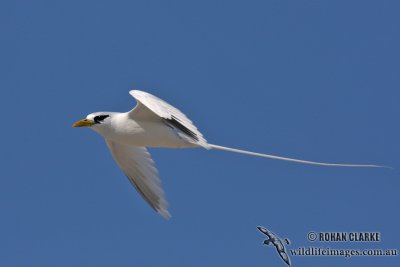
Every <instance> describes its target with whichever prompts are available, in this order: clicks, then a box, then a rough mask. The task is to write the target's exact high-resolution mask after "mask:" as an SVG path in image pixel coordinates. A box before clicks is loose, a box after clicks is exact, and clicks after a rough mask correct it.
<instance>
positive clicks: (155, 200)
mask: <svg viewBox="0 0 400 267" xmlns="http://www.w3.org/2000/svg"><path fill="white" fill-rule="evenodd" d="M129 93H130V94H131V95H132V96H133V97H134V98H135V99H136V100H137V105H136V107H135V108H134V109H132V110H131V111H129V112H125V113H118V112H96V113H92V114H89V115H88V116H87V117H86V119H83V120H80V121H77V122H76V123H74V124H73V126H74V127H83V126H86V127H90V128H91V129H93V130H94V131H96V132H98V133H99V134H101V135H102V136H103V137H104V139H105V141H106V143H107V145H108V147H109V149H110V151H111V154H112V156H113V158H114V159H115V161H116V162H117V164H118V166H119V167H120V168H121V169H122V171H123V172H124V173H125V174H126V176H127V177H128V179H129V181H130V182H131V183H132V185H133V186H134V187H135V188H136V190H137V191H138V192H139V193H140V194H141V195H142V197H143V198H144V199H145V200H146V201H147V202H148V203H149V205H150V206H151V207H153V208H154V209H155V210H156V211H157V212H158V213H160V214H161V215H162V216H163V217H164V218H167V219H168V218H169V217H170V214H169V212H168V203H167V201H166V198H165V193H164V191H163V189H162V186H161V181H160V178H159V176H158V171H157V169H156V167H155V165H154V161H153V160H152V159H151V156H150V154H149V152H148V151H147V149H146V147H166V148H190V147H203V148H206V149H219V150H226V151H230V152H236V153H242V154H249V155H254V156H259V157H266V158H272V159H279V160H286V161H293V162H298V163H303V164H312V165H321V166H344V167H382V166H378V165H359V164H335V163H322V162H313V161H305V160H299V159H291V158H285V157H280V156H274V155H268V154H261V153H255V152H250V151H245V150H239V149H234V148H229V147H223V146H218V145H212V144H209V143H207V140H206V139H205V138H204V137H203V135H202V134H201V133H200V131H199V130H198V129H197V128H196V126H195V125H194V124H193V123H192V121H191V120H190V119H188V118H187V117H186V116H185V114H183V113H182V112H181V111H179V110H178V109H177V108H175V107H173V106H171V105H170V104H168V103H167V102H165V101H163V100H161V99H159V98H158V97H156V96H153V95H151V94H149V93H146V92H143V91H139V90H132V91H130V92H129Z"/></svg>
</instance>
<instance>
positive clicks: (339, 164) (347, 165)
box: [209, 144, 391, 168]
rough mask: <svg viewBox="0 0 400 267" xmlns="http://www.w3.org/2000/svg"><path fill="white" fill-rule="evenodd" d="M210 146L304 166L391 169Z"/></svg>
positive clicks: (215, 147)
mask: <svg viewBox="0 0 400 267" xmlns="http://www.w3.org/2000/svg"><path fill="white" fill-rule="evenodd" d="M209 146H210V148H211V149H218V150H225V151H230V152H235V153H241V154H247V155H252V156H258V157H263V158H270V159H278V160H285V161H291V162H297V163H302V164H311V165H320V166H333V167H365V168H391V167H387V166H380V165H370V164H341V163H324V162H315V161H308V160H301V159H292V158H285V157H280V156H275V155H268V154H262V153H257V152H251V151H246V150H240V149H236V148H230V147H224V146H218V145H213V144H209Z"/></svg>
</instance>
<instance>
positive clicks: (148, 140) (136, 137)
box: [112, 122, 198, 148]
mask: <svg viewBox="0 0 400 267" xmlns="http://www.w3.org/2000/svg"><path fill="white" fill-rule="evenodd" d="M112 139H115V141H117V142H120V143H125V144H127V145H134V146H143V147H166V148H185V147H188V148H189V147H197V146H198V145H196V144H192V143H190V142H188V141H186V140H184V139H182V138H180V137H179V136H178V135H177V134H176V132H174V130H173V129H171V128H170V127H168V126H167V125H165V124H163V123H160V122H141V123H137V124H136V125H132V126H130V127H125V129H122V130H120V131H119V132H116V133H115V134H114V135H113V136H112Z"/></svg>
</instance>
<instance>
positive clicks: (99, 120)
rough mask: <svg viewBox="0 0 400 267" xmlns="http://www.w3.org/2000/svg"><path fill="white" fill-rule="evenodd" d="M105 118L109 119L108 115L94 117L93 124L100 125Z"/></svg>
mask: <svg viewBox="0 0 400 267" xmlns="http://www.w3.org/2000/svg"><path fill="white" fill-rule="evenodd" d="M107 117H110V115H99V116H96V117H94V119H93V120H94V122H95V123H100V122H102V121H103V120H104V119H105V118H107Z"/></svg>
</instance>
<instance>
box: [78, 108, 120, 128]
mask: <svg viewBox="0 0 400 267" xmlns="http://www.w3.org/2000/svg"><path fill="white" fill-rule="evenodd" d="M113 115H114V114H113V112H95V113H91V114H89V115H87V116H86V118H85V119H82V120H79V121H77V122H75V123H74V124H72V127H90V128H91V129H93V130H95V131H96V132H102V131H104V130H106V129H107V128H109V127H110V125H111V119H112V116H113Z"/></svg>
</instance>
